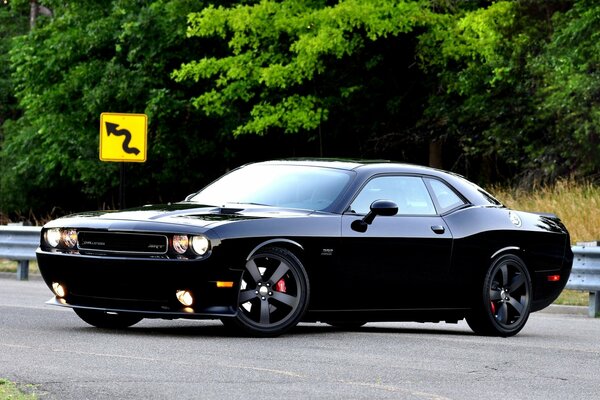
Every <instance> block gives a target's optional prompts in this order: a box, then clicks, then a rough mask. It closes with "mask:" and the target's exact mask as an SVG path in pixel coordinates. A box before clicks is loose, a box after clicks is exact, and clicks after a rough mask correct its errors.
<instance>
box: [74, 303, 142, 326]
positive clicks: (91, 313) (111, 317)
mask: <svg viewBox="0 0 600 400" xmlns="http://www.w3.org/2000/svg"><path fill="white" fill-rule="evenodd" d="M73 311H75V314H77V316H78V317H79V318H81V319H82V320H84V321H85V322H87V323H88V324H90V325H92V326H95V327H97V328H103V329H125V328H129V327H130V326H132V325H135V324H137V323H138V322H140V321H141V320H142V319H143V318H142V317H140V316H138V315H136V314H129V313H108V312H106V311H101V310H88V309H85V308H74V309H73Z"/></svg>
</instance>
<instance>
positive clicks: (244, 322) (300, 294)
mask: <svg viewBox="0 0 600 400" xmlns="http://www.w3.org/2000/svg"><path fill="white" fill-rule="evenodd" d="M309 293H310V288H309V283H308V277H307V275H306V271H305V270H304V267H303V266H302V263H301V262H300V260H298V258H297V257H296V256H295V255H294V254H292V253H291V252H290V251H288V250H286V249H282V248H266V249H264V250H260V251H259V252H257V253H256V254H254V255H253V256H252V257H251V258H250V259H249V260H248V261H247V262H246V265H245V269H244V273H243V276H242V281H241V285H240V293H239V297H238V314H237V317H236V318H232V319H223V323H224V324H225V325H226V326H233V327H235V328H238V329H239V330H241V331H243V332H244V333H246V334H249V335H252V336H260V337H269V336H278V335H281V334H282V333H284V332H286V331H288V330H289V329H291V328H293V327H294V326H296V324H297V323H298V321H300V318H302V316H303V315H304V312H305V311H306V307H307V305H308V299H309Z"/></svg>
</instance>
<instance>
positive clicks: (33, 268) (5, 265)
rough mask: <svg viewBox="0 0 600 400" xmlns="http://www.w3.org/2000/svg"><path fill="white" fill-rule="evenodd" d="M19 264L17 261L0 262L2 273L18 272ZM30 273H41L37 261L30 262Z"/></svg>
mask: <svg viewBox="0 0 600 400" xmlns="http://www.w3.org/2000/svg"><path fill="white" fill-rule="evenodd" d="M17 264H18V263H17V262H16V261H10V260H0V272H17ZM29 273H30V274H39V273H40V270H39V269H38V266H37V262H36V261H29Z"/></svg>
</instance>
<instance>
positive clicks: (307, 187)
mask: <svg viewBox="0 0 600 400" xmlns="http://www.w3.org/2000/svg"><path fill="white" fill-rule="evenodd" d="M350 174H351V172H350V171H345V170H339V169H333V168H321V167H313V166H298V165H285V164H280V165H275V164H254V165H248V166H245V167H242V168H240V169H236V170H234V171H232V172H230V173H229V174H227V175H225V176H223V177H221V178H220V179H219V180H217V181H215V182H213V183H212V184H210V185H208V186H207V187H205V188H204V189H203V190H202V191H200V192H198V193H197V194H195V195H194V196H192V197H191V198H190V199H188V200H189V201H193V202H198V203H202V204H206V205H213V206H219V207H220V206H224V205H226V204H258V205H266V206H276V207H285V208H300V209H306V210H319V211H320V210H325V209H326V208H327V207H329V206H330V205H332V204H333V202H334V201H335V200H336V199H337V198H338V197H339V196H340V194H341V193H342V191H343V190H344V188H345V187H346V185H347V184H348V182H349V181H350V176H351V175H350Z"/></svg>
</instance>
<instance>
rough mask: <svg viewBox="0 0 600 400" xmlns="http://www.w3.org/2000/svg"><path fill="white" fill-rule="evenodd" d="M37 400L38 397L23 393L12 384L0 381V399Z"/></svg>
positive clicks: (3, 380)
mask: <svg viewBox="0 0 600 400" xmlns="http://www.w3.org/2000/svg"><path fill="white" fill-rule="evenodd" d="M37 398H38V397H37V396H36V395H35V394H26V393H23V392H22V391H21V390H19V388H18V387H17V385H15V384H14V383H12V382H10V381H7V380H5V379H0V399H2V400H5V399H6V400H8V399H10V400H36V399H37Z"/></svg>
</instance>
